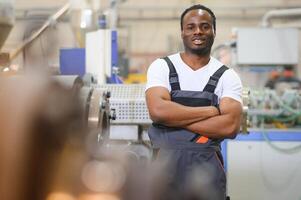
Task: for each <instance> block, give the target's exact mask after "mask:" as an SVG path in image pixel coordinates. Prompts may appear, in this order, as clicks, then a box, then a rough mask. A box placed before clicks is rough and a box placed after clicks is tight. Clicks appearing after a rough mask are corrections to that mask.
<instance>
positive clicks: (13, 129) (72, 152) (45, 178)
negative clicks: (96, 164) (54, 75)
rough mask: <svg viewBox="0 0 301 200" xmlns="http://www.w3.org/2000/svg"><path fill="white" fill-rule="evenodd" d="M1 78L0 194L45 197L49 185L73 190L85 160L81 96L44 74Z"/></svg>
mask: <svg viewBox="0 0 301 200" xmlns="http://www.w3.org/2000/svg"><path fill="white" fill-rule="evenodd" d="M0 82H1V84H0V95H1V105H0V120H1V129H0V137H1V139H0V148H1V150H0V160H1V165H0V196H1V199H9V200H21V199H23V200H33V199H46V195H47V194H48V193H49V192H50V191H52V190H64V191H70V192H72V190H76V188H77V187H78V186H77V183H79V181H75V180H76V175H75V174H77V173H79V171H80V167H81V164H82V162H83V160H84V156H83V145H82V140H83V130H84V129H83V128H84V127H83V110H82V106H81V105H80V100H79V97H78V96H77V95H76V94H74V93H73V92H72V90H70V89H68V88H66V87H63V86H62V85H61V84H59V83H58V82H55V81H51V80H50V79H48V78H47V77H41V76H39V77H38V76H31V77H26V76H22V77H21V76H20V77H12V78H2V79H1V80H0ZM8 183H9V184H8Z"/></svg>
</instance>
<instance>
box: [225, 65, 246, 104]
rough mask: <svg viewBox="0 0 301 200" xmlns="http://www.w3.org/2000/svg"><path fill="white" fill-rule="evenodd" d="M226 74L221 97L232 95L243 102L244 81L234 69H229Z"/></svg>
mask: <svg viewBox="0 0 301 200" xmlns="http://www.w3.org/2000/svg"><path fill="white" fill-rule="evenodd" d="M224 75H225V77H224V79H223V89H222V95H221V98H223V97H230V98H232V99H235V100H236V101H238V102H240V103H241V104H242V83H241V80H240V78H239V76H238V74H237V73H236V72H235V71H234V70H233V69H229V70H227V71H226V72H225V74H224Z"/></svg>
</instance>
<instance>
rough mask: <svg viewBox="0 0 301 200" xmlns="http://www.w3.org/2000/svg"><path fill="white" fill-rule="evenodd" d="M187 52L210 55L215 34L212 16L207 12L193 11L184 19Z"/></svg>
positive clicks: (183, 35)
mask: <svg viewBox="0 0 301 200" xmlns="http://www.w3.org/2000/svg"><path fill="white" fill-rule="evenodd" d="M181 36H182V39H183V43H184V47H185V51H188V52H191V53H193V54H197V55H208V54H210V51H211V47H212V45H213V42H214V38H215V32H214V29H213V24H212V17H211V15H210V14H209V13H208V12H207V11H205V10H200V9H199V10H191V11H189V12H188V13H187V14H186V15H185V16H184V18H183V30H182V33H181Z"/></svg>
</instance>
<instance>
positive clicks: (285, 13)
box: [261, 8, 301, 27]
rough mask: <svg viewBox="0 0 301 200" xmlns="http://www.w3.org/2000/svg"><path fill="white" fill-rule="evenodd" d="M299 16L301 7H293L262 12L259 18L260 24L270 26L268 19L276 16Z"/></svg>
mask: <svg viewBox="0 0 301 200" xmlns="http://www.w3.org/2000/svg"><path fill="white" fill-rule="evenodd" d="M299 15H300V16H301V8H293V9H283V10H271V11H269V12H267V13H266V14H264V16H263V17H262V20H261V26H263V27H269V26H271V23H270V20H271V19H272V18H276V17H278V18H279V17H292V16H299Z"/></svg>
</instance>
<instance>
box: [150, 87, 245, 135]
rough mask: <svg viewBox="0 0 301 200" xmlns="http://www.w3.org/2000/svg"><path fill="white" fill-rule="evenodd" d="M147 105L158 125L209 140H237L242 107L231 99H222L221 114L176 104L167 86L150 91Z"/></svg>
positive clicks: (207, 107)
mask: <svg viewBox="0 0 301 200" xmlns="http://www.w3.org/2000/svg"><path fill="white" fill-rule="evenodd" d="M146 102H147V106H148V110H149V114H150V117H151V119H152V120H153V121H154V122H156V123H160V124H164V125H166V126H171V127H181V128H186V129H188V130H190V131H192V132H194V133H199V134H201V135H203V136H206V137H209V138H234V137H235V136H236V134H237V132H238V131H239V126H240V120H241V112H242V107H241V104H240V102H238V101H236V100H233V99H231V98H222V99H221V101H220V110H221V115H219V113H218V110H217V108H215V107H213V106H204V107H189V106H183V105H180V104H178V103H175V102H172V101H171V98H170V94H169V91H168V90H167V89H166V88H164V87H153V88H149V89H148V90H147V91H146Z"/></svg>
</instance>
